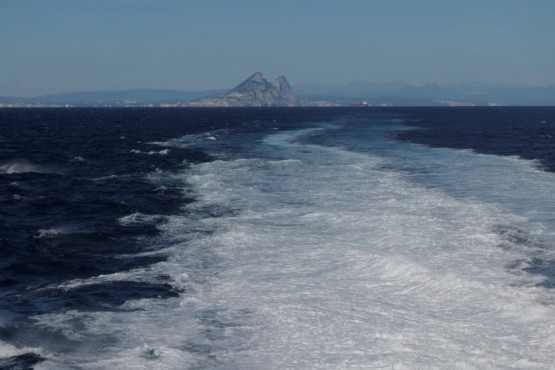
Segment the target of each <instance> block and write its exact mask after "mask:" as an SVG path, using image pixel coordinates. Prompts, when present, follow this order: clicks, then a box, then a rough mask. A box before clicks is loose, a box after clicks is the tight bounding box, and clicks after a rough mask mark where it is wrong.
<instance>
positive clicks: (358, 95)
mask: <svg viewBox="0 0 555 370" xmlns="http://www.w3.org/2000/svg"><path fill="white" fill-rule="evenodd" d="M294 89H295V94H293V89H292V88H291V86H290V85H289V82H288V81H287V79H286V78H285V77H284V76H280V77H278V78H276V79H275V80H274V81H271V82H269V81H267V80H266V79H264V76H263V75H262V73H260V72H256V73H254V74H253V75H252V76H250V77H249V78H247V79H246V80H245V81H243V82H242V83H240V84H239V85H237V86H236V87H235V88H233V89H231V90H227V91H226V90H208V91H183V90H168V89H165V90H162V89H129V90H106V91H86V92H72V93H63V94H50V95H43V96H35V97H10V96H4V97H2V96H0V107H42V106H46V107H47V106H84V107H87V106H91V107H95V106H100V107H103V106H107V107H111V106H114V107H118V106H161V107H187V106H189V107H201V106H208V107H257V106H258V107H265V106H297V105H299V106H333V105H349V104H350V103H354V102H361V101H366V102H368V103H369V104H370V105H374V106H457V105H459V106H471V105H477V106H484V105H547V106H555V84H552V85H546V86H523V85H516V84H508V83H504V84H487V83H481V82H460V83H450V84H444V85H438V84H434V83H428V84H424V85H411V84H407V83H403V82H393V83H371V82H364V81H362V82H354V83H349V84H343V85H331V84H319V83H307V84H300V85H296V86H295V87H294Z"/></svg>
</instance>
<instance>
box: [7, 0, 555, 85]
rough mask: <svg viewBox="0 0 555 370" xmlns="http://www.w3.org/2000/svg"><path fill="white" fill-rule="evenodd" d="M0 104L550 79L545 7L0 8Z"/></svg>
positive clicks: (260, 0) (419, 2)
mask: <svg viewBox="0 0 555 370" xmlns="http://www.w3.org/2000/svg"><path fill="white" fill-rule="evenodd" d="M0 50H1V54H0V95H4V96H5V95H11V96H14V95H17V96H30V95H38V94H45V93H58V92H68V91H82V90H100V89H127V88H138V87H150V88H171V89H184V90H203V89H213V88H228V87H232V86H233V85H235V84H237V83H238V82H240V81H241V80H243V79H244V78H246V77H248V76H249V75H250V74H251V73H253V72H255V71H261V72H263V73H264V75H265V76H266V77H267V78H269V79H271V78H274V77H276V76H277V75H280V74H284V75H286V76H287V78H288V79H289V81H290V82H291V83H292V84H293V85H295V84H300V83H305V82H321V83H338V84H340V83H348V82H354V81H370V82H391V81H403V82H409V83H426V82H437V83H446V82H458V81H482V82H514V83H523V84H532V85H545V84H551V83H555V0H280V1H278V0H196V1H189V0H0Z"/></svg>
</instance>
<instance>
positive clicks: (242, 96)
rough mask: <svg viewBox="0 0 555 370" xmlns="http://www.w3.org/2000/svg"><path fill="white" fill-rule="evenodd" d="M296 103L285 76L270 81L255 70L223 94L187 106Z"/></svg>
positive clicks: (289, 105)
mask: <svg viewBox="0 0 555 370" xmlns="http://www.w3.org/2000/svg"><path fill="white" fill-rule="evenodd" d="M296 105H298V102H297V98H296V97H295V95H293V92H292V90H291V86H290V85H289V82H287V79H286V78H285V76H279V77H278V78H276V79H275V80H273V81H272V82H269V81H267V80H266V79H265V78H264V76H263V75H262V73H260V72H256V73H254V74H253V75H252V76H250V77H249V78H247V79H246V80H245V81H243V82H242V83H240V84H239V85H237V86H236V87H235V88H233V89H231V90H230V91H228V92H227V93H225V94H219V95H216V96H211V97H206V98H201V99H197V100H194V101H191V102H189V103H188V104H187V106H189V107H293V106H296Z"/></svg>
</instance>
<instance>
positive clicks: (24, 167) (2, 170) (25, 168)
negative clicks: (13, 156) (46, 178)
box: [0, 160, 59, 175]
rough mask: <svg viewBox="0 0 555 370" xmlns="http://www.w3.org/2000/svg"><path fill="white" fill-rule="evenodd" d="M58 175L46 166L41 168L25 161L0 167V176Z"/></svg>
mask: <svg viewBox="0 0 555 370" xmlns="http://www.w3.org/2000/svg"><path fill="white" fill-rule="evenodd" d="M28 172H35V173H59V171H58V170H56V169H55V168H52V167H48V166H42V165H38V164H35V163H32V162H30V161H26V160H15V161H10V162H7V163H4V164H2V165H0V174H6V175H10V174H15V173H28Z"/></svg>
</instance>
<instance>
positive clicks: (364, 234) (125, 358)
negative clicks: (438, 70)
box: [0, 107, 555, 370]
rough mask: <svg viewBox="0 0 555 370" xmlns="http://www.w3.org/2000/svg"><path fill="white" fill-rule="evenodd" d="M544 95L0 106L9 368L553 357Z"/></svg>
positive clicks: (554, 195) (550, 166)
mask: <svg viewBox="0 0 555 370" xmlns="http://www.w3.org/2000/svg"><path fill="white" fill-rule="evenodd" d="M554 172H555V108H541V107H536V108H516V107H515V108H508V107H507V108H501V107H496V108H279V109H278V108H276V109H270V108H266V109H254V108H252V109H28V110H26V109H3V110H0V369H29V368H34V369H110V370H115V369H317V368H321V369H350V368H369V369H434V368H436V369H490V368H491V369H496V368H500V369H507V368H518V369H522V368H527V369H549V368H553V364H555V289H554V288H555V173H554Z"/></svg>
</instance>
